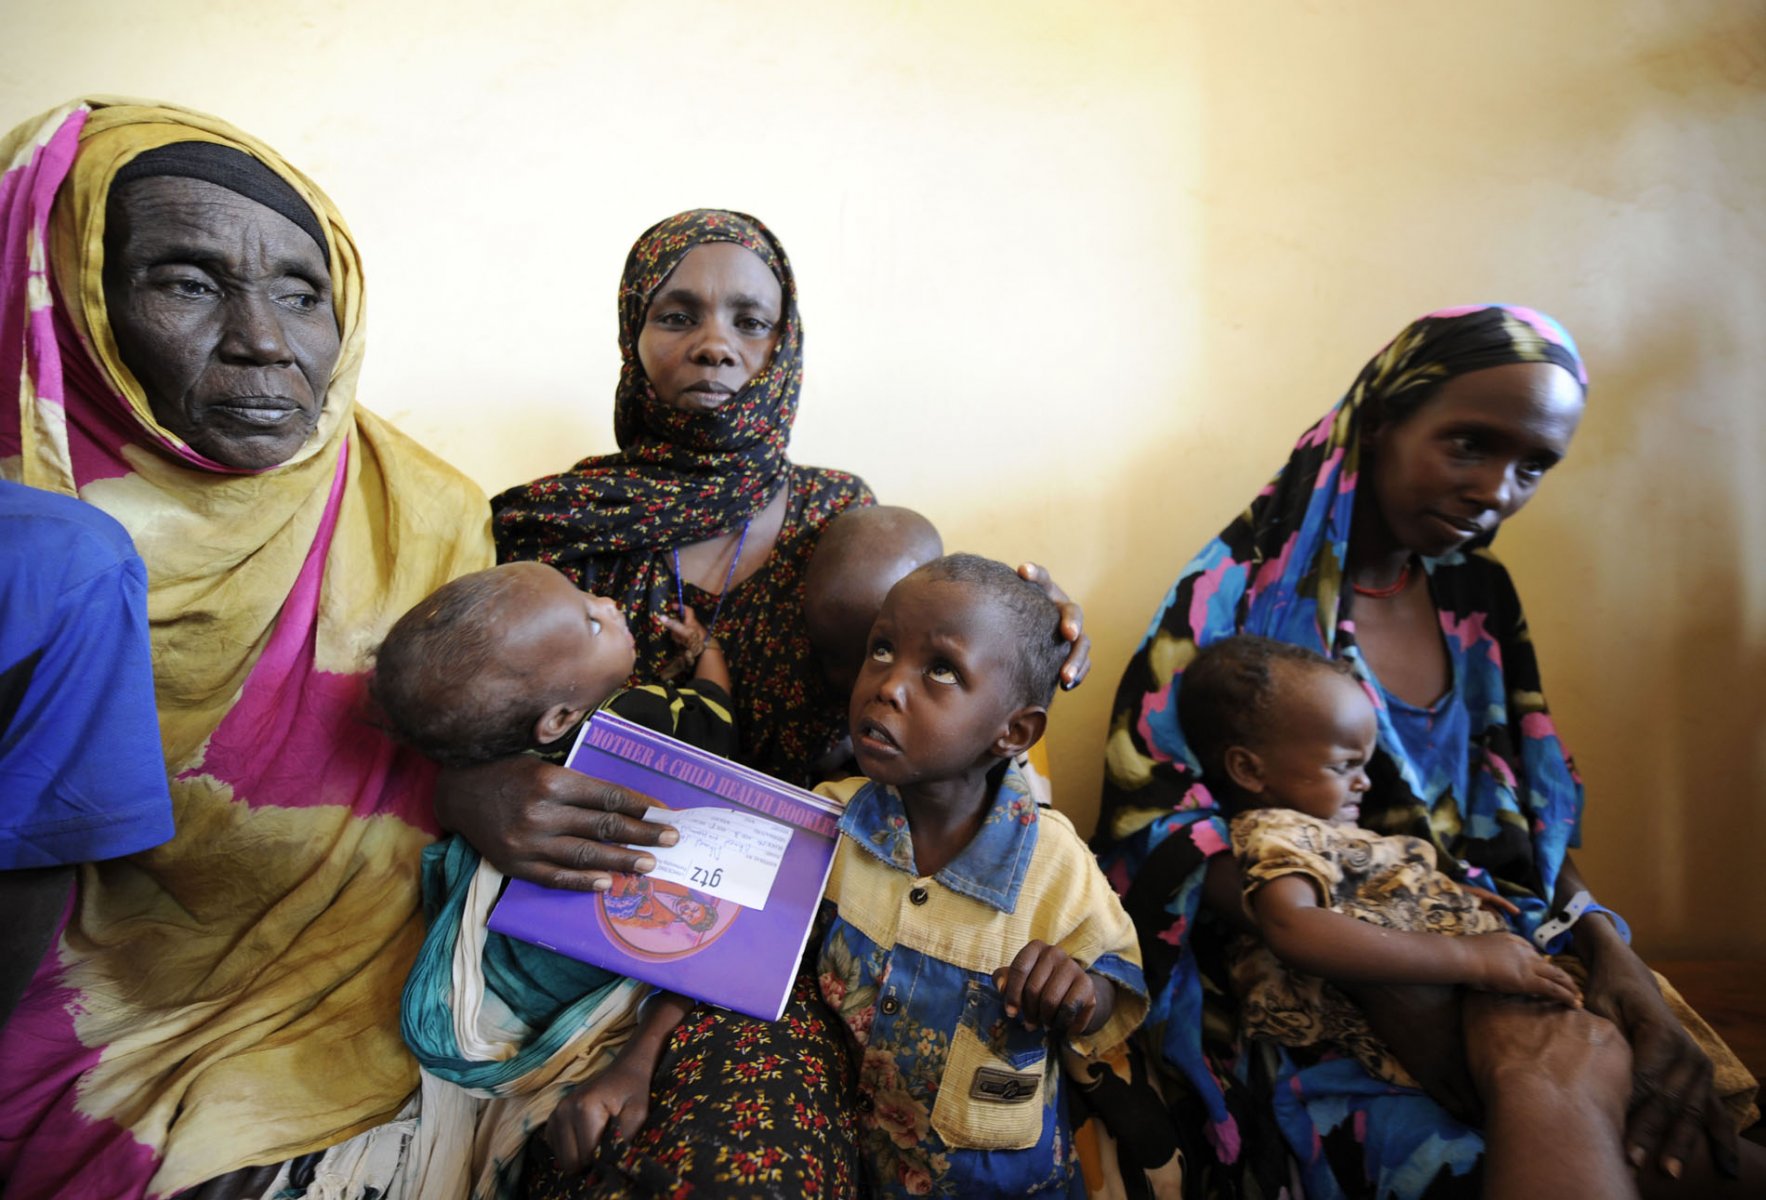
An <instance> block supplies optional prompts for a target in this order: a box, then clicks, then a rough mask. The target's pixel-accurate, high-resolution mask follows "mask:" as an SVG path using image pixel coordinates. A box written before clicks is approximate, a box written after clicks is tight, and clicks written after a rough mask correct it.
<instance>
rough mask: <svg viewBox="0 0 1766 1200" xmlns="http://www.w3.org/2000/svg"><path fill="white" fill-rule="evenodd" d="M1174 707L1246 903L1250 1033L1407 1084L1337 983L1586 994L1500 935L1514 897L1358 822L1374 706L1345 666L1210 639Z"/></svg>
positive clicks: (1548, 995) (1568, 1000)
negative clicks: (1221, 816)
mask: <svg viewBox="0 0 1766 1200" xmlns="http://www.w3.org/2000/svg"><path fill="white" fill-rule="evenodd" d="M1178 719H1179V721H1180V722H1181V723H1182V726H1183V731H1184V737H1185V739H1186V740H1187V741H1188V743H1189V745H1190V747H1191V748H1192V750H1193V751H1194V753H1195V754H1196V757H1197V758H1198V759H1199V760H1200V763H1199V764H1198V765H1199V766H1200V767H1201V772H1202V780H1203V782H1204V783H1205V784H1206V785H1207V787H1208V789H1209V791H1210V792H1211V793H1213V795H1214V798H1215V799H1216V800H1217V801H1218V802H1219V803H1220V805H1221V807H1222V809H1223V810H1224V811H1225V812H1226V813H1228V814H1229V815H1230V817H1231V829H1232V847H1233V855H1234V857H1235V859H1236V860H1237V862H1238V866H1239V872H1240V875H1241V876H1242V879H1243V884H1244V906H1245V910H1246V912H1247V913H1248V915H1249V916H1250V917H1251V919H1252V920H1253V921H1254V922H1255V924H1256V926H1257V929H1258V931H1259V933H1260V934H1261V940H1258V939H1257V938H1253V937H1250V936H1244V937H1241V938H1239V939H1237V941H1236V942H1235V943H1234V946H1233V948H1232V951H1231V955H1232V961H1231V964H1230V970H1231V974H1232V979H1233V984H1234V987H1235V990H1237V991H1238V993H1239V995H1240V997H1241V1000H1242V1004H1241V1007H1240V1010H1239V1011H1240V1016H1241V1019H1242V1020H1243V1022H1244V1026H1245V1029H1246V1032H1248V1033H1251V1034H1255V1035H1259V1036H1263V1037H1269V1038H1273V1039H1275V1040H1276V1041H1279V1042H1281V1043H1282V1044H1284V1045H1287V1046H1290V1047H1296V1048H1299V1047H1312V1048H1330V1049H1335V1050H1339V1051H1343V1052H1347V1053H1349V1054H1352V1055H1354V1056H1355V1058H1356V1059H1358V1060H1359V1061H1360V1062H1361V1063H1362V1065H1363V1066H1365V1067H1366V1068H1367V1069H1368V1070H1369V1071H1371V1072H1373V1073H1374V1074H1375V1075H1377V1076H1379V1077H1380V1078H1382V1079H1385V1080H1387V1081H1389V1082H1393V1083H1398V1084H1402V1085H1405V1086H1410V1087H1415V1086H1417V1085H1416V1082H1415V1080H1413V1079H1412V1078H1411V1076H1410V1074H1409V1073H1408V1072H1407V1071H1405V1069H1404V1068H1403V1066H1402V1065H1400V1064H1399V1062H1398V1061H1397V1059H1396V1058H1394V1057H1393V1056H1392V1054H1391V1052H1390V1051H1389V1050H1387V1049H1386V1048H1385V1047H1384V1046H1383V1045H1382V1044H1381V1043H1380V1041H1379V1040H1378V1039H1377V1038H1375V1037H1374V1036H1373V1034H1372V1033H1371V1032H1370V1030H1369V1029H1368V1026H1367V1022H1366V1020H1365V1019H1364V1018H1363V1017H1362V1015H1361V1013H1360V1010H1359V1009H1357V1008H1356V1007H1355V1005H1354V1004H1353V1003H1352V1002H1351V1001H1350V1000H1349V999H1348V998H1347V997H1346V996H1344V995H1343V993H1342V992H1340V991H1338V990H1337V988H1336V987H1334V986H1332V985H1333V984H1339V983H1340V984H1458V985H1464V986H1466V987H1472V988H1480V989H1483V990H1486V991H1493V992H1506V993H1510V994H1514V995H1524V996H1538V997H1542V998H1544V999H1547V1000H1555V1001H1558V1002H1560V1003H1563V1004H1568V1005H1580V1003H1581V994H1580V992H1578V990H1577V988H1576V984H1575V982H1574V981H1573V980H1572V979H1571V977H1570V976H1569V975H1568V974H1566V973H1565V972H1564V971H1563V970H1562V969H1561V968H1559V967H1557V966H1555V965H1554V964H1553V963H1552V961H1551V959H1549V958H1547V957H1546V956H1545V955H1543V954H1540V953H1539V952H1538V951H1536V950H1535V949H1534V948H1533V947H1532V945H1531V944H1529V943H1528V942H1527V941H1526V940H1525V939H1523V938H1521V937H1518V936H1516V935H1515V934H1513V933H1512V932H1510V931H1509V926H1508V922H1507V921H1506V920H1504V918H1503V917H1502V915H1501V914H1502V913H1503V912H1507V913H1511V914H1512V913H1514V912H1515V911H1516V909H1515V906H1514V905H1512V904H1511V903H1509V902H1508V901H1507V900H1504V899H1503V898H1501V897H1500V896H1498V895H1496V894H1495V893H1493V892H1488V891H1485V890H1484V889H1482V888H1475V887H1471V886H1469V885H1465V884H1460V883H1456V882H1455V881H1454V880H1452V879H1451V878H1449V877H1448V876H1447V875H1445V874H1444V873H1442V872H1441V871H1440V870H1439V869H1438V868H1437V864H1436V861H1435V851H1434V848H1433V847H1432V846H1430V845H1429V843H1428V842H1426V841H1424V840H1423V839H1421V838H1415V837H1402V836H1382V835H1380V834H1378V833H1375V832H1372V831H1370V830H1366V829H1362V828H1359V827H1358V826H1357V825H1356V820H1357V818H1358V817H1359V816H1360V811H1361V804H1360V801H1361V796H1362V795H1363V794H1364V793H1365V792H1366V791H1367V790H1368V775H1367V768H1368V762H1369V760H1370V758H1371V757H1372V756H1373V753H1374V747H1375V737H1376V717H1375V713H1374V707H1373V702H1372V701H1371V700H1370V699H1369V698H1368V695H1367V693H1366V691H1365V690H1364V689H1363V688H1362V685H1361V683H1360V682H1359V681H1358V680H1357V679H1356V678H1355V676H1354V674H1353V673H1352V672H1351V671H1350V669H1349V667H1348V665H1347V664H1345V663H1340V662H1335V661H1333V660H1330V659H1327V658H1323V657H1321V656H1320V655H1318V654H1315V653H1313V652H1312V651H1310V650H1305V649H1302V648H1300V647H1298V646H1293V645H1290V644H1287V643H1285V642H1277V641H1272V640H1270V639H1268V638H1262V637H1255V636H1249V635H1246V636H1240V637H1233V638H1227V639H1224V640H1222V641H1219V642H1215V643H1213V644H1212V645H1210V646H1208V647H1206V648H1205V649H1203V650H1202V651H1201V652H1199V653H1198V654H1197V655H1196V658H1195V660H1194V661H1193V662H1192V663H1191V664H1190V665H1189V667H1188V668H1187V669H1186V670H1185V672H1184V676H1183V687H1182V688H1181V689H1180V690H1179V693H1178Z"/></svg>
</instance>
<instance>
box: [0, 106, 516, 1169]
mask: <svg viewBox="0 0 1766 1200" xmlns="http://www.w3.org/2000/svg"><path fill="white" fill-rule="evenodd" d="M0 164H3V165H4V168H5V176H4V178H3V179H0V378H4V379H5V380H6V381H7V383H6V384H5V385H4V386H5V387H6V388H8V389H10V388H12V387H14V386H16V387H17V389H18V395H17V402H16V403H13V402H11V401H10V400H9V401H8V402H7V403H5V404H4V405H0V477H5V478H8V479H12V480H16V481H20V482H23V483H26V484H29V485H32V486H35V487H39V488H45V489H49V490H53V491H58V492H63V493H67V494H70V495H77V496H79V497H80V498H82V499H84V500H86V501H87V502H89V503H91V504H94V505H96V506H98V507H99V508H101V509H103V510H104V511H106V512H108V513H109V514H111V515H112V516H113V517H115V518H116V519H117V520H119V521H120V522H122V524H123V525H124V526H125V527H126V528H127V529H128V531H129V533H130V534H131V535H132V536H133V538H134V539H135V542H136V544H137V546H138V548H139V550H140V553H141V556H142V558H143V559H144V560H145V561H146V563H147V567H148V576H149V598H148V605H149V620H150V624H151V632H152V649H153V663H154V669H155V675H156V696H157V702H158V706H159V717H160V729H161V736H162V740H163V749H164V753H165V760H166V764H167V772H168V775H169V778H170V781H171V788H172V798H173V807H174V818H175V822H176V828H177V833H176V836H175V837H174V838H173V840H172V841H170V842H169V843H167V844H165V845H163V846H161V847H159V848H158V849H155V850H150V851H146V852H143V853H140V854H136V855H133V856H130V857H126V858H122V859H117V860H113V861H110V862H104V863H97V864H89V865H87V866H86V867H84V868H83V869H82V871H81V874H80V878H79V885H78V888H77V891H76V896H75V900H74V902H73V903H72V905H70V908H69V911H68V913H67V916H66V918H65V922H64V926H63V928H62V929H61V931H60V933H59V936H58V937H57V938H56V941H55V943H54V946H53V948H52V949H51V951H50V953H49V954H48V955H47V956H46V958H45V959H44V961H43V963H42V964H41V965H40V966H39V967H38V968H37V971H36V974H35V977H34V978H33V979H32V981H31V983H30V985H29V987H28V989H27V991H26V994H25V996H24V999H23V1000H22V1001H21V1003H20V1006H19V1008H18V1010H17V1011H16V1013H15V1015H14V1017H13V1019H12V1021H11V1022H10V1023H9V1024H8V1025H7V1027H6V1029H5V1031H4V1034H3V1038H0V1062H4V1063H5V1064H6V1069H5V1074H6V1081H7V1087H6V1088H5V1090H4V1094H0V1184H3V1186H4V1190H5V1193H6V1195H7V1196H8V1197H13V1196H49V1195H81V1196H141V1195H166V1194H170V1193H173V1192H177V1191H180V1190H183V1189H189V1188H194V1187H197V1186H198V1185H203V1184H205V1183H210V1182H212V1181H217V1177H226V1178H221V1179H220V1180H219V1183H218V1186H215V1187H213V1188H212V1189H211V1190H215V1191H226V1192H227V1193H228V1194H247V1192H248V1191H249V1190H253V1189H255V1191H257V1192H261V1190H262V1188H263V1187H264V1186H267V1185H268V1184H269V1182H270V1181H271V1179H272V1178H273V1177H276V1176H278V1175H280V1176H281V1177H282V1178H283V1179H288V1178H290V1177H292V1178H293V1179H295V1180H296V1181H297V1182H298V1181H300V1180H302V1179H303V1178H308V1177H311V1176H313V1175H314V1174H316V1173H331V1174H334V1175H336V1176H338V1177H349V1176H351V1175H354V1176H355V1177H356V1178H358V1179H369V1180H378V1181H380V1182H379V1183H377V1184H376V1186H380V1187H382V1188H383V1189H384V1187H385V1184H386V1183H387V1182H388V1181H391V1180H394V1179H396V1178H399V1177H401V1175H402V1173H403V1172H404V1169H405V1168H404V1166H403V1164H402V1160H403V1159H405V1158H406V1157H408V1156H409V1155H410V1154H411V1153H413V1148H412V1146H411V1145H410V1143H411V1139H412V1134H413V1127H414V1121H413V1120H412V1119H411V1118H410V1115H409V1114H410V1107H411V1097H412V1096H413V1093H414V1089H415V1087H416V1084H417V1071H416V1068H415V1066H414V1064H413V1063H412V1061H411V1058H410V1056H409V1055H408V1054H407V1053H406V1052H405V1049H404V1047H403V1045H402V1044H401V1042H400V1037H399V1029H398V1023H397V1019H398V994H399V989H400V987H401V986H402V985H403V982H404V978H405V974H406V971H407V969H408V968H409V966H410V964H411V960H412V957H413V955H414V954H415V951H416V948H417V945H418V943H419V942H420V941H421V939H422V935H423V922H422V917H421V914H420V912H419V907H418V886H417V869H418V856H419V852H420V851H421V849H422V847H423V846H424V845H425V844H426V843H428V842H429V841H431V840H432V839H433V838H434V837H435V834H436V829H435V825H434V819H433V816H432V809H431V803H430V794H431V789H432V775H433V768H432V767H430V766H429V765H428V764H427V763H426V762H424V761H423V760H422V759H420V758H418V757H416V756H415V755H414V754H411V753H409V752H406V751H402V750H400V749H398V748H396V747H395V746H393V745H392V743H391V742H389V741H388V740H387V738H386V737H385V736H384V735H383V734H382V733H381V732H379V731H378V730H377V729H376V728H374V727H373V726H372V725H371V724H370V723H368V722H367V721H365V720H364V719H363V718H362V715H361V713H360V711H359V697H360V694H361V693H360V683H361V677H362V675H363V673H364V671H365V669H366V668H367V666H368V663H369V658H370V652H371V650H372V648H373V646H374V645H375V644H376V643H377V641H378V640H379V638H380V635H381V634H382V633H383V632H384V631H385V630H386V628H387V626H389V625H390V624H391V622H392V621H393V620H394V619H395V618H396V617H397V616H398V615H399V614H400V613H402V612H403V611H404V610H405V609H406V608H408V607H409V606H410V605H411V604H413V603H414V602H415V601H417V600H418V599H420V598H421V597H423V596H424V595H426V594H427V593H428V592H429V591H430V590H431V589H433V588H435V587H436V586H437V585H439V584H441V583H442V582H444V581H446V580H447V579H449V578H451V577H453V576H455V575H457V574H460V573H462V572H465V571H469V570H474V569H476V568H479V567H483V566H486V565H488V564H489V563H490V559H491V550H490V538H489V535H488V529H487V512H488V510H487V508H486V505H485V501H484V498H483V496H482V495H481V494H480V493H479V492H478V490H477V489H476V488H475V487H474V486H473V485H472V484H471V483H470V482H468V481H467V480H466V479H465V478H464V477H462V476H461V475H460V474H459V473H458V472H456V471H454V470H452V469H451V468H449V467H448V466H447V465H446V464H444V463H442V462H440V461H438V460H437V459H436V458H434V457H433V456H431V455H430V454H428V453H427V452H426V451H424V450H423V449H422V448H421V447H419V446H417V445H416V444H414V443H413V442H411V441H410V440H409V439H407V438H405V437H404V436H402V435H401V434H399V433H398V432H397V431H396V430H394V429H393V428H392V427H391V426H389V425H387V424H386V423H385V422H383V421H381V420H380V419H378V418H376V417H374V416H373V415H372V414H370V413H368V412H367V411H365V410H364V409H362V408H359V407H358V406H357V405H356V403H355V385H356V378H357V374H358V372H359V370H360V367H361V359H362V344H363V336H362V320H363V312H362V300H363V295H362V272H361V266H360V263H359V262H358V260H357V257H356V249H355V245H354V243H353V242H352V241H351V238H350V235H349V231H348V229H347V228H346V227H345V225H344V223H343V220H342V218H341V217H340V216H339V215H338V214H337V212H336V210H335V209H333V208H332V206H331V203H330V202H329V201H328V200H327V199H326V198H325V196H324V194H323V193H321V192H320V191H319V189H318V188H316V187H315V186H314V185H313V184H312V183H311V182H310V181H309V180H307V179H306V178H305V177H304V176H302V175H301V174H300V173H299V172H298V171H295V170H294V169H293V168H292V167H290V166H288V165H287V164H286V163H285V162H283V161H282V159H281V158H280V157H278V156H277V155H276V153H275V152H274V151H272V150H271V149H269V147H267V146H265V145H263V144H262V143H260V142H258V141H256V140H254V139H252V138H250V137H248V136H246V135H245V134H243V133H240V132H239V131H238V130H235V129H233V128H231V127H230V126H228V125H225V124H223V123H222V122H220V121H217V120H214V119H212V118H208V117H204V116H202V115H200V114H197V113H192V112H187V111H184V110H181V109H175V108H171V107H167V106H156V105H152V104H144V103H129V102H123V101H112V100H90V101H85V102H80V103H75V104H71V105H68V106H66V107H64V108H61V109H58V110H57V111H55V112H53V113H50V114H48V115H47V116H45V117H43V118H40V119H38V120H36V121H33V122H30V123H28V124H26V125H24V126H21V127H20V128H19V129H17V130H15V131H13V133H12V134H10V135H9V136H8V137H7V138H6V139H5V141H4V142H3V143H0ZM91 752H92V753H94V754H100V755H101V754H103V753H105V749H104V747H103V746H101V745H95V746H93V747H92V748H91ZM401 1117H404V1118H405V1119H403V1120H400V1119H399V1118H401ZM324 1151H329V1153H328V1154H326V1155H325V1156H324V1159H323V1161H319V1160H318V1159H316V1158H315V1157H313V1156H315V1155H318V1154H319V1152H324ZM249 1169H256V1170H255V1171H252V1170H249ZM241 1171H245V1172H246V1173H245V1175H241V1174H238V1173H239V1172H241Z"/></svg>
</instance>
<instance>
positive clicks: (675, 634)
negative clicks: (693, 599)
mask: <svg viewBox="0 0 1766 1200" xmlns="http://www.w3.org/2000/svg"><path fill="white" fill-rule="evenodd" d="M662 627H663V628H664V629H666V630H668V636H669V637H671V638H673V639H674V644H675V645H677V646H679V647H680V648H681V653H682V654H684V655H686V656H687V657H688V658H689V659H693V658H698V657H699V654H700V652H701V651H703V650H704V649H705V638H706V633H705V626H703V625H701V624H700V623H699V615H698V614H697V613H695V612H694V611H693V606H692V605H691V604H686V605H682V606H681V616H680V619H679V620H676V619H675V618H673V617H671V616H668V615H666V614H665V615H664V616H663V618H662Z"/></svg>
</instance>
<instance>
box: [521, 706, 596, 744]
mask: <svg viewBox="0 0 1766 1200" xmlns="http://www.w3.org/2000/svg"><path fill="white" fill-rule="evenodd" d="M588 715H589V710H588V709H586V708H572V707H571V706H570V705H568V704H554V705H553V706H552V707H551V708H548V709H547V710H546V711H545V712H543V713H541V714H540V719H539V720H537V721H535V722H534V723H533V742H534V745H536V746H550V745H551V744H552V743H553V742H555V741H557V740H558V739H559V738H561V737H563V736H564V735H565V734H567V733H569V732H570V731H571V730H572V729H575V728H576V727H577V726H578V725H580V724H581V723H582V719H583V718H584V717H586V716H588Z"/></svg>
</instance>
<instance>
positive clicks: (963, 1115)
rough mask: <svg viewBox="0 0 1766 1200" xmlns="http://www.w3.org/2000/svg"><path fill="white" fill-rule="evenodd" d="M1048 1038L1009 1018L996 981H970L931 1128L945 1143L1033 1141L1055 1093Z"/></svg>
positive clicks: (1001, 1146)
mask: <svg viewBox="0 0 1766 1200" xmlns="http://www.w3.org/2000/svg"><path fill="white" fill-rule="evenodd" d="M1049 1036H1050V1035H1049V1032H1048V1030H1046V1029H1038V1030H1034V1031H1032V1030H1027V1029H1025V1028H1024V1025H1023V1022H1022V1021H1021V1020H1020V1019H1018V1018H1008V1017H1007V1016H1006V1012H1005V1002H1004V1001H1003V1000H1002V999H1001V998H1000V994H999V990H998V989H997V988H995V987H994V986H993V984H992V982H991V981H987V980H974V979H972V980H969V981H968V982H967V984H966V985H965V987H964V992H963V1011H962V1013H961V1015H960V1016H959V1017H958V1019H957V1028H956V1032H955V1033H953V1034H952V1035H951V1043H950V1057H949V1058H948V1059H947V1060H946V1062H945V1068H944V1079H943V1081H942V1082H941V1083H940V1084H939V1087H938V1100H937V1102H936V1103H935V1104H934V1105H933V1107H932V1128H934V1129H936V1130H937V1131H938V1135H939V1136H940V1137H942V1138H943V1139H944V1141H945V1144H946V1145H949V1146H952V1147H963V1148H969V1149H977V1150H1022V1149H1026V1148H1028V1147H1030V1146H1034V1145H1035V1144H1036V1142H1037V1139H1038V1138H1039V1137H1040V1136H1041V1135H1042V1126H1043V1116H1044V1113H1043V1110H1044V1108H1045V1107H1046V1101H1047V1098H1048V1096H1049V1094H1050V1092H1049V1087H1050V1081H1049V1079H1048V1068H1049V1065H1050V1058H1049V1045H1048V1039H1049Z"/></svg>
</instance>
